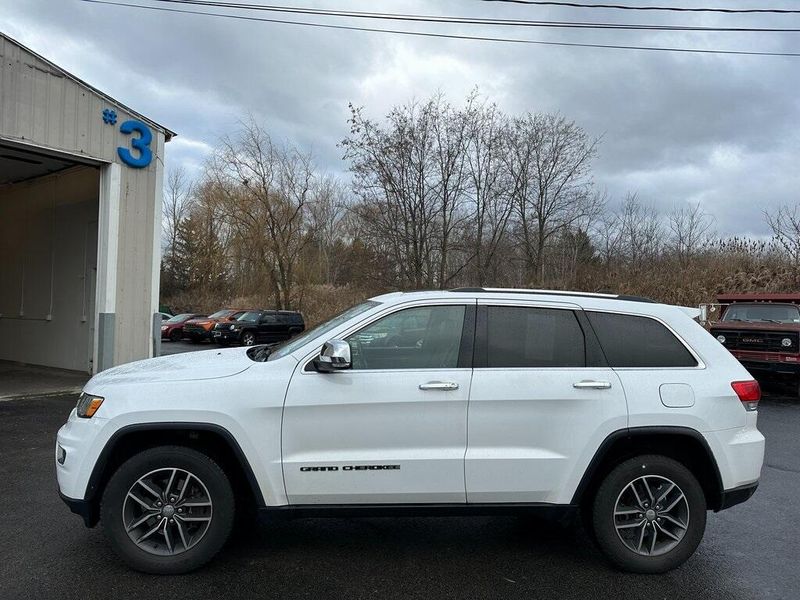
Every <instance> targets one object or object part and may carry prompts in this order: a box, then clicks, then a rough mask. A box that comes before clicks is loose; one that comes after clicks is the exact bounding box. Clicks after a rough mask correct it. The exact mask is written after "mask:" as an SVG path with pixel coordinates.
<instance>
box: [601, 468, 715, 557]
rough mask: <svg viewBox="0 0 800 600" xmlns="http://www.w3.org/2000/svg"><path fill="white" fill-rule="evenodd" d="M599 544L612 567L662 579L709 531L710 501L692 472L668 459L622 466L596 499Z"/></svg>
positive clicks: (614, 472)
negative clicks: (707, 503) (661, 574)
mask: <svg viewBox="0 0 800 600" xmlns="http://www.w3.org/2000/svg"><path fill="white" fill-rule="evenodd" d="M592 524H593V528H594V533H595V537H596V539H597V543H598V545H599V546H600V548H601V549H602V550H603V552H604V553H605V554H606V556H607V557H608V558H609V559H610V560H611V562H612V563H613V564H614V565H616V566H617V567H619V568H620V569H622V570H624V571H631V572H633V573H663V572H665V571H669V570H671V569H674V568H675V567H677V566H678V565H680V564H682V563H683V562H684V561H685V560H686V559H688V558H689V557H690V556H691V555H692V554H693V553H694V551H695V549H696V548H697V546H698V544H699V543H700V540H701V539H702V537H703V533H704V531H705V527H706V499H705V495H704V493H703V489H702V487H701V486H700V484H699V483H698V481H697V479H696V478H695V477H694V475H692V473H691V471H689V469H687V468H686V467H685V466H683V465H682V464H681V463H679V462H677V461H675V460H672V459H671V458H667V457H665V456H657V455H652V456H639V457H636V458H633V459H631V460H628V461H626V462H623V463H621V464H620V465H618V466H617V467H616V468H615V469H614V470H613V471H611V473H609V474H608V476H607V477H606V478H605V480H604V481H603V483H602V484H601V485H600V488H599V489H598V491H597V495H596V496H595V499H594V506H593V510H592Z"/></svg>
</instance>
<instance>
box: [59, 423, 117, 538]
mask: <svg viewBox="0 0 800 600" xmlns="http://www.w3.org/2000/svg"><path fill="white" fill-rule="evenodd" d="M107 423H108V420H107V419H103V418H102V417H99V416H97V415H95V416H94V417H92V418H91V419H81V418H78V417H77V416H76V414H75V409H73V410H72V412H71V413H70V416H69V418H68V419H67V422H66V423H64V425H63V426H62V427H61V429H59V430H58V434H57V435H56V444H55V453H54V458H55V460H54V462H55V466H56V479H57V480H58V493H59V496H61V498H62V500H64V502H65V503H66V504H67V506H69V507H70V510H71V511H72V512H74V513H76V514H79V515H81V516H82V517H83V520H84V523H86V524H87V526H89V527H91V526H93V525H94V524H95V523H97V517H98V515H97V514H96V513H95V511H96V510H97V503H92V502H91V497H92V493H91V490H89V489H88V484H89V480H90V477H91V474H92V470H93V469H94V466H95V463H96V462H97V458H98V454H99V451H100V449H102V447H103V446H104V442H103V440H104V439H105V438H106V437H107V433H106V432H105V431H104V428H105V426H106V424H107ZM62 453H63V454H62ZM60 457H61V458H63V462H61V461H60V460H59V458H60ZM92 504H94V506H92Z"/></svg>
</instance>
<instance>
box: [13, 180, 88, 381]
mask: <svg viewBox="0 0 800 600" xmlns="http://www.w3.org/2000/svg"><path fill="white" fill-rule="evenodd" d="M98 180H99V173H98V170H97V169H94V168H91V167H79V168H76V169H72V170H70V171H69V172H68V173H65V174H60V175H57V176H56V175H51V176H48V177H43V178H39V179H36V180H34V181H32V182H29V183H19V184H15V185H12V186H8V187H2V188H0V315H2V316H0V359H4V360H14V361H19V362H26V363H31V364H38V365H47V366H53V367H59V368H62V369H72V370H75V371H84V372H88V371H89V367H90V360H91V353H92V352H91V351H92V347H91V339H92V335H93V329H94V318H93V317H94V272H95V265H96V257H97V254H96V252H97V207H98Z"/></svg>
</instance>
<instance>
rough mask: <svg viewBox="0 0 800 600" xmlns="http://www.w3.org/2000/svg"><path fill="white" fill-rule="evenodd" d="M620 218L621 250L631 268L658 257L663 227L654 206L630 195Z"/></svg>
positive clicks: (634, 195)
mask: <svg viewBox="0 0 800 600" xmlns="http://www.w3.org/2000/svg"><path fill="white" fill-rule="evenodd" d="M618 218H619V230H620V243H621V250H622V252H623V253H624V255H625V256H626V257H627V259H628V260H629V261H630V264H631V266H633V267H634V268H637V267H639V266H640V265H641V264H642V263H643V262H644V261H645V260H650V259H653V258H654V257H656V256H657V255H658V253H659V251H660V249H661V239H662V237H663V227H662V223H661V219H660V218H659V215H658V213H657V212H656V210H655V209H654V208H653V207H652V206H648V205H644V204H642V203H641V202H640V201H639V198H638V196H637V195H636V194H632V193H629V194H628V195H627V197H626V198H625V202H624V203H623V205H622V209H621V210H620V214H619V217H618Z"/></svg>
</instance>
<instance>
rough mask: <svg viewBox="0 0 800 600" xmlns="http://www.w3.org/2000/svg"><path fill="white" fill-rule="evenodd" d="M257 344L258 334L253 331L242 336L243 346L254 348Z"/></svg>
mask: <svg viewBox="0 0 800 600" xmlns="http://www.w3.org/2000/svg"><path fill="white" fill-rule="evenodd" d="M255 343H256V334H255V333H253V332H252V331H245V332H244V333H243V334H242V346H253V345H255Z"/></svg>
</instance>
